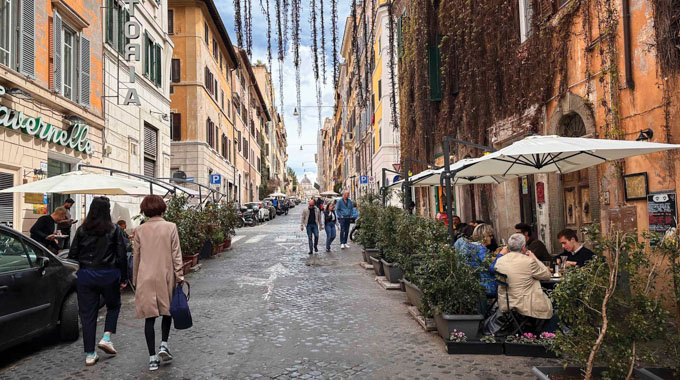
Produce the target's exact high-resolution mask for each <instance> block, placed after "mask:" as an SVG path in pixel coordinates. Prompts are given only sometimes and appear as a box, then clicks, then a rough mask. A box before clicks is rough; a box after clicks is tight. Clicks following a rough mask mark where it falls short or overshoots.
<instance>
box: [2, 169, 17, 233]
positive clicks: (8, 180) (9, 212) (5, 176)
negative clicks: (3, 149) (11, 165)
mask: <svg viewBox="0 0 680 380" xmlns="http://www.w3.org/2000/svg"><path fill="white" fill-rule="evenodd" d="M12 186H14V176H13V175H12V174H10V173H3V172H0V189H8V188H10V187H12ZM3 223H4V224H6V225H8V226H10V227H13V226H14V194H10V193H2V194H0V224H3Z"/></svg>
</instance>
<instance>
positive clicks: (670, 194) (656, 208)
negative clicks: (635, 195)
mask: <svg viewBox="0 0 680 380" xmlns="http://www.w3.org/2000/svg"><path fill="white" fill-rule="evenodd" d="M647 214H648V215H649V230H650V231H654V232H658V233H662V234H663V233H665V232H666V231H668V230H669V229H671V228H673V227H677V222H676V219H677V217H678V213H677V207H676V199H675V192H674V191H667V192H661V193H652V194H648V195H647Z"/></svg>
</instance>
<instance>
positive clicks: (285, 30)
mask: <svg viewBox="0 0 680 380" xmlns="http://www.w3.org/2000/svg"><path fill="white" fill-rule="evenodd" d="M278 1H281V0H278ZM290 1H291V0H283V45H284V47H285V50H288V28H289V26H290V25H289V23H288V14H289V13H288V12H289V11H290ZM293 1H297V0H293Z"/></svg>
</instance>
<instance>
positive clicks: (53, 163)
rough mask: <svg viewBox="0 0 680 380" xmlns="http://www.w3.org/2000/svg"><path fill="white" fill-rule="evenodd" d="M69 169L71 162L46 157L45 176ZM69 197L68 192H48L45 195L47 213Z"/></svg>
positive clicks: (56, 174) (51, 175)
mask: <svg viewBox="0 0 680 380" xmlns="http://www.w3.org/2000/svg"><path fill="white" fill-rule="evenodd" d="M70 171H71V164H70V163H68V162H63V161H58V160H55V159H52V158H48V159H47V178H51V177H55V176H58V175H61V174H64V173H68V172H70ZM68 198H69V195H68V194H48V195H47V213H48V214H51V213H52V212H54V209H56V208H57V207H59V206H62V205H63V204H64V202H66V200H67V199H68Z"/></svg>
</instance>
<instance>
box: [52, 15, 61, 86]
mask: <svg viewBox="0 0 680 380" xmlns="http://www.w3.org/2000/svg"><path fill="white" fill-rule="evenodd" d="M52 41H53V42H52V49H53V50H52V51H53V55H52V63H53V64H52V66H53V68H54V80H53V81H52V85H53V86H54V91H55V92H56V93H58V94H61V93H62V81H61V45H62V38H61V17H59V14H58V13H57V12H54V17H53V20H52Z"/></svg>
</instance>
